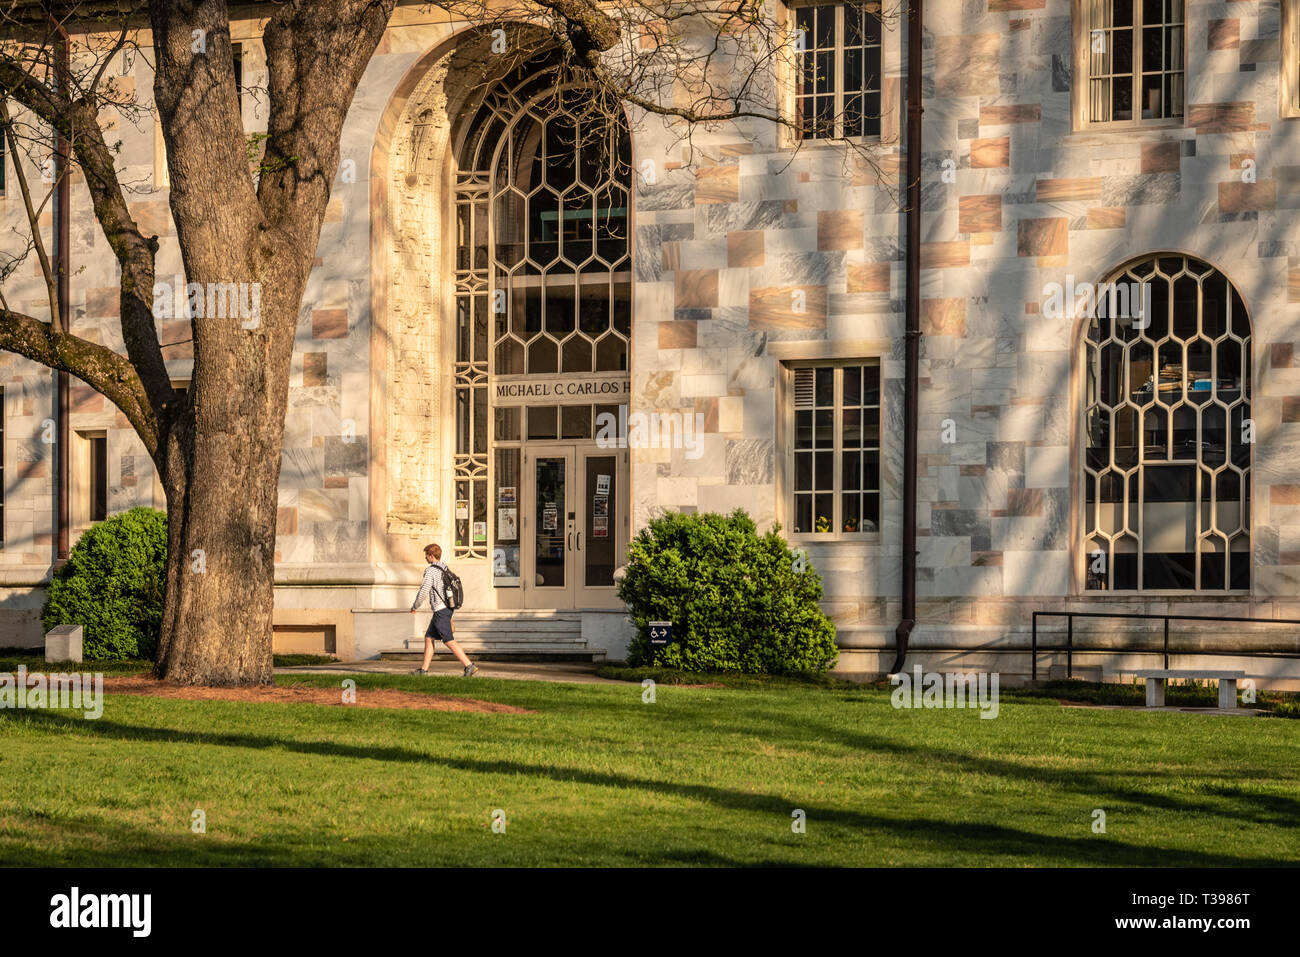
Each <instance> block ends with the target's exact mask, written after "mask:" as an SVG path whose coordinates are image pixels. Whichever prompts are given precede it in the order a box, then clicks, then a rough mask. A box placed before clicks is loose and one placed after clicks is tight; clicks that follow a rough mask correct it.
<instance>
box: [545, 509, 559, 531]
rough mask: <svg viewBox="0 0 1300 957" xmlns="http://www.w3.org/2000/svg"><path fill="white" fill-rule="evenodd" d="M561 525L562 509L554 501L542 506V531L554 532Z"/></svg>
mask: <svg viewBox="0 0 1300 957" xmlns="http://www.w3.org/2000/svg"><path fill="white" fill-rule="evenodd" d="M559 527H560V509H559V507H558V506H557V505H556V504H555V503H554V502H547V503H546V504H544V505H543V506H542V531H544V532H553V531H555V530H556V529H558V528H559Z"/></svg>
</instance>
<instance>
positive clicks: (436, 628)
mask: <svg viewBox="0 0 1300 957" xmlns="http://www.w3.org/2000/svg"><path fill="white" fill-rule="evenodd" d="M424 637H426V638H440V639H442V640H443V641H444V642H447V641H455V640H456V638H455V636H454V635H453V634H452V631H451V609H450V608H442V609H440V610H438V611H435V612H434V613H433V618H431V619H430V620H429V627H428V628H426V629H425V631H424Z"/></svg>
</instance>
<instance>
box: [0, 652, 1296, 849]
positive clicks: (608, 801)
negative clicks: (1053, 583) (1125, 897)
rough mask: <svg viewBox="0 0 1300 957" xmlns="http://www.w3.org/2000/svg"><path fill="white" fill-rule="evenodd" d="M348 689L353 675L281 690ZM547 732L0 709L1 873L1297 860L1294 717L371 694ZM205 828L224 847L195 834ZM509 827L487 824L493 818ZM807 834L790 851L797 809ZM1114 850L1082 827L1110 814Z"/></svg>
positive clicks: (747, 694) (619, 694)
mask: <svg viewBox="0 0 1300 957" xmlns="http://www.w3.org/2000/svg"><path fill="white" fill-rule="evenodd" d="M281 680H282V681H283V682H286V683H287V682H290V681H293V682H305V683H310V684H317V685H321V686H326V687H338V684H339V680H340V679H339V678H338V677H337V676H310V677H299V676H294V677H291V678H284V679H281ZM358 686H359V694H360V695H364V694H365V689H366V688H367V687H375V686H383V687H393V688H400V689H405V690H413V691H420V690H425V691H432V692H437V693H441V694H457V695H472V696H474V697H478V698H481V699H485V700H491V701H499V702H506V703H509V704H513V705H517V706H520V707H524V708H529V709H532V710H534V711H535V712H536V713H534V714H472V713H450V712H434V711H411V710H407V711H381V710H375V709H358V708H343V707H324V706H315V705H298V704H279V703H274V704H271V703H267V704H243V703H233V702H222V701H209V702H198V701H178V700H165V699H155V698H142V697H131V696H110V697H109V698H108V699H107V702H106V704H105V708H104V714H103V717H102V718H100V719H99V720H98V721H87V720H84V719H83V718H81V716H80V714H79V713H72V712H55V711H44V712H31V711H0V864H4V865H24V864H30V865H51V864H78V865H104V864H108V865H168V864H175V865H211V864H284V865H311V866H329V865H466V864H469V865H497V864H504V865H550V864H559V865H640V864H645V865H675V864H703V865H710V864H713V865H733V864H791V865H802V864H818V865H899V864H905V865H942V864H961V865H990V864H992V865H1011V866H1017V865H1048V864H1059V865H1106V864H1118V865H1129V864H1131V865H1138V864H1141V865H1244V864H1265V865H1267V864H1274V863H1290V862H1294V861H1296V860H1297V859H1298V858H1300V828H1297V827H1296V826H1295V822H1296V821H1297V819H1300V797H1297V795H1300V762H1297V760H1296V754H1297V744H1300V722H1296V721H1291V720H1285V719H1281V718H1238V717H1210V716H1200V715H1188V714H1178V713H1154V714H1148V713H1140V712H1129V711H1117V710H1099V709H1084V708H1063V707H1061V706H1060V705H1059V704H1058V703H1057V702H1056V701H1055V700H1052V699H1050V698H1034V697H1027V696H1023V697H1022V696H1016V695H1013V694H1012V693H1010V692H1004V693H1003V695H1002V701H1001V709H1000V714H999V717H997V718H996V719H994V720H981V719H980V717H979V712H978V711H975V710H968V711H955V710H949V711H943V710H929V711H908V710H894V709H893V708H892V707H891V706H890V700H889V691H888V689H882V688H857V687H842V686H838V685H834V684H831V685H823V686H817V685H801V684H798V683H794V682H773V683H771V684H770V686H763V685H761V684H759V686H757V687H754V686H746V687H740V688H721V689H712V688H689V687H675V686H671V685H662V684H661V685H660V686H659V687H658V689H657V699H658V700H657V701H656V703H654V704H644V703H642V700H641V698H642V689H641V687H640V686H639V685H638V684H627V685H619V686H609V685H601V686H592V685H564V684H547V683H541V682H525V681H494V680H491V679H479V678H475V679H473V680H472V681H464V680H463V679H456V678H416V677H395V678H384V677H364V678H360V679H358ZM196 808H201V809H203V811H204V812H205V813H206V817H207V833H206V834H194V833H191V830H190V822H191V812H192V811H193V810H194V809H196ZM497 808H500V809H502V810H504V812H505V814H506V821H507V826H506V832H505V833H504V834H495V833H493V831H492V829H491V826H490V825H491V816H492V812H493V810H494V809H497ZM796 808H799V809H802V810H803V811H805V812H806V815H807V832H806V833H805V834H795V833H792V830H791V812H792V811H793V810H794V809H796ZM1097 808H1100V809H1102V810H1104V811H1105V813H1106V833H1105V834H1094V833H1093V831H1092V823H1093V810H1094V809H1097Z"/></svg>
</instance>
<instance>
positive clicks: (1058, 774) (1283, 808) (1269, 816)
mask: <svg viewBox="0 0 1300 957" xmlns="http://www.w3.org/2000/svg"><path fill="white" fill-rule="evenodd" d="M803 728H804V730H809V731H812V732H813V733H814V734H818V735H822V736H825V737H826V738H827V739H834V740H837V741H838V742H839V743H840V744H841V745H843V746H845V747H848V748H850V749H852V750H854V751H857V752H861V753H871V752H877V753H888V754H891V755H894V756H896V757H899V758H913V759H924V760H929V761H938V762H939V763H940V764H942V765H944V766H946V767H947V768H948V769H950V770H953V771H958V772H963V773H972V774H984V775H989V776H993V777H1002V778H1008V779H1012V780H1016V781H1021V782H1023V781H1024V780H1026V778H1032V779H1033V780H1035V781H1040V782H1042V783H1043V784H1045V785H1047V786H1050V787H1056V788H1060V789H1062V790H1064V791H1069V792H1072V793H1076V794H1080V795H1083V796H1086V797H1088V798H1090V799H1093V800H1095V801H1097V802H1099V803H1100V802H1103V801H1105V802H1109V803H1111V804H1112V806H1114V805H1116V804H1123V803H1127V804H1132V805H1140V806H1143V807H1148V808H1151V809H1153V810H1160V811H1176V812H1179V813H1193V812H1195V813H1201V814H1207V815H1212V816H1216V817H1222V818H1226V819H1228V820H1231V821H1249V822H1251V823H1254V824H1261V825H1265V826H1273V827H1285V828H1291V827H1293V826H1294V824H1295V822H1296V821H1297V820H1300V800H1297V799H1294V798H1288V797H1283V796H1280V795H1265V794H1257V793H1256V794H1252V793H1251V792H1249V791H1245V790H1242V789H1240V788H1229V787H1224V786H1222V785H1220V784H1214V785H1211V786H1209V787H1207V788H1206V789H1205V790H1206V792H1207V793H1209V794H1213V795H1216V796H1218V797H1220V798H1222V799H1225V800H1234V801H1245V802H1249V803H1251V804H1255V805H1258V806H1259V808H1260V811H1258V812H1253V813H1252V812H1250V811H1247V810H1245V809H1225V808H1223V807H1222V806H1216V805H1213V804H1210V803H1205V802H1197V801H1189V800H1187V799H1183V798H1178V797H1174V796H1171V795H1167V794H1157V793H1154V792H1152V791H1145V790H1140V789H1138V788H1133V787H1124V786H1122V785H1118V784H1117V783H1116V782H1115V780H1114V779H1115V778H1120V777H1129V776H1132V775H1133V774H1135V773H1140V774H1141V775H1142V776H1143V777H1144V778H1147V779H1168V780H1171V781H1189V780H1196V779H1202V780H1214V781H1218V780H1219V779H1221V778H1223V777H1224V775H1223V773H1221V772H1216V771H1214V770H1213V769H1211V770H1202V771H1191V770H1187V769H1175V770H1168V771H1155V770H1152V769H1150V768H1144V769H1143V770H1142V771H1141V772H1134V771H1079V770H1072V769H1070V768H1052V767H1046V766H1042V765H1033V766H1031V765H1027V764H1023V763H1019V762H1016V761H1008V760H1006V759H1002V758H991V757H981V756H979V755H976V754H971V753H968V752H964V751H954V750H951V749H941V748H936V747H932V746H928V745H927V746H924V747H920V746H917V745H914V744H907V743H905V742H901V741H897V740H893V739H888V738H882V737H879V736H876V735H872V734H867V733H865V732H861V731H850V730H847V729H844V728H834V727H811V726H809V725H807V724H805V725H803ZM1234 773H1235V774H1238V775H1241V776H1254V777H1260V778H1262V777H1272V776H1273V773H1274V772H1273V771H1272V770H1271V769H1267V768H1261V769H1242V770H1239V771H1235V772H1234Z"/></svg>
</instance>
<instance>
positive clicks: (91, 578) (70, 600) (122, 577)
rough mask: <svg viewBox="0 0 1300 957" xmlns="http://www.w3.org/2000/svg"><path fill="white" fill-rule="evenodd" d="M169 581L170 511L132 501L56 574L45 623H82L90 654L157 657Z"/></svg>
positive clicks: (83, 541)
mask: <svg viewBox="0 0 1300 957" xmlns="http://www.w3.org/2000/svg"><path fill="white" fill-rule="evenodd" d="M166 580H167V514H166V513H165V512H160V511H157V510H156V509H152V508H133V509H131V511H129V512H126V513H124V514H122V515H115V516H113V517H112V518H110V519H107V520H105V521H102V522H99V523H97V524H95V525H92V526H91V527H90V528H88V529H86V531H85V532H84V533H83V534H82V536H81V538H80V539H78V541H77V544H76V545H74V546H73V547H72V551H71V553H70V554H69V555H68V561H67V564H65V565H64V566H63V567H62V568H60V569H59V570H58V571H57V572H55V573H54V580H53V581H52V582H51V583H50V587H49V589H48V591H47V593H46V596H45V607H44V608H42V609H41V623H42V624H43V625H44V626H45V630H46V631H49V630H50V629H51V628H53V627H54V626H55V625H81V626H82V629H83V641H84V644H83V645H82V648H83V654H84V655H85V657H86V658H88V659H97V660H101V661H104V660H109V661H115V660H120V659H124V658H153V657H154V655H155V654H156V652H157V649H158V633H159V630H160V629H161V626H162V603H163V586H164V584H165V582H166Z"/></svg>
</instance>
